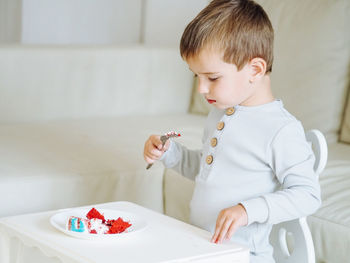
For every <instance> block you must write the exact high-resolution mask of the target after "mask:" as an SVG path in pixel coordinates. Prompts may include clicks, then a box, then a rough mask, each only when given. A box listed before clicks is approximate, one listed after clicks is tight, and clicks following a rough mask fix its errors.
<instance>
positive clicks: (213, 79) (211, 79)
mask: <svg viewBox="0 0 350 263" xmlns="http://www.w3.org/2000/svg"><path fill="white" fill-rule="evenodd" d="M218 78H219V77H215V78H208V79H209V80H210V81H215V80H217V79H218Z"/></svg>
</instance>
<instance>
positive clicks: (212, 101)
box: [207, 99, 216, 104]
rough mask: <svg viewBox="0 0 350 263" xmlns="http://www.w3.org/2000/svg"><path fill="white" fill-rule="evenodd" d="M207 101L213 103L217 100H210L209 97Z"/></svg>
mask: <svg viewBox="0 0 350 263" xmlns="http://www.w3.org/2000/svg"><path fill="white" fill-rule="evenodd" d="M207 101H208V103H209V104H213V103H214V102H216V100H210V99H207Z"/></svg>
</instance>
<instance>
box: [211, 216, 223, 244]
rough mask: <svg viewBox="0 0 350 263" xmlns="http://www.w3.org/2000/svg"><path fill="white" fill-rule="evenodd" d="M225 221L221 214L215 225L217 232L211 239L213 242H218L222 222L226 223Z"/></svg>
mask: <svg viewBox="0 0 350 263" xmlns="http://www.w3.org/2000/svg"><path fill="white" fill-rule="evenodd" d="M224 221H225V218H223V217H221V216H219V217H218V219H217V220H216V226H215V233H214V235H213V237H212V239H211V242H216V240H217V238H218V236H219V233H220V231H221V227H222V224H223V223H224Z"/></svg>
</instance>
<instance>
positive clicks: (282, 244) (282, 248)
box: [270, 130, 328, 263]
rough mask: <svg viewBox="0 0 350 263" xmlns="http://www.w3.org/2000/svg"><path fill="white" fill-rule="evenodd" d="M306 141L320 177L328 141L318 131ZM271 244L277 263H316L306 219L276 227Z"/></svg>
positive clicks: (312, 133)
mask: <svg viewBox="0 0 350 263" xmlns="http://www.w3.org/2000/svg"><path fill="white" fill-rule="evenodd" d="M306 139H307V141H308V142H309V143H310V144H311V147H312V149H313V151H314V154H315V158H316V160H315V165H314V171H315V173H316V176H319V175H320V173H321V172H322V171H323V169H324V168H325V166H326V163H327V157H328V149H327V142H326V139H325V137H324V136H323V134H322V133H321V132H320V131H318V130H310V131H308V132H307V133H306ZM270 242H271V245H272V246H273V248H274V259H275V260H276V263H315V251H314V244H313V241H312V236H311V232H310V229H309V227H308V225H307V222H306V217H302V218H298V219H295V220H291V221H287V222H282V223H280V224H277V225H274V226H273V228H272V231H271V234H270Z"/></svg>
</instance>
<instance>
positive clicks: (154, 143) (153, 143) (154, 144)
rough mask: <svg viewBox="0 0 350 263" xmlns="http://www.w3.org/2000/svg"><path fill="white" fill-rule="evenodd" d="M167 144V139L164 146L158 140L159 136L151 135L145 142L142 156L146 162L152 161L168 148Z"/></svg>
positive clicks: (168, 143) (168, 142) (168, 144)
mask: <svg viewBox="0 0 350 263" xmlns="http://www.w3.org/2000/svg"><path fill="white" fill-rule="evenodd" d="M169 146H170V141H169V140H167V141H166V143H165V145H164V147H162V141H161V140H160V136H159V135H151V136H150V137H149V138H148V140H147V141H146V142H145V148H144V150H143V158H144V159H145V161H146V162H147V163H154V162H155V161H156V160H158V159H159V158H160V157H161V156H162V155H163V154H164V153H165V152H166V151H167V150H168V149H169Z"/></svg>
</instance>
